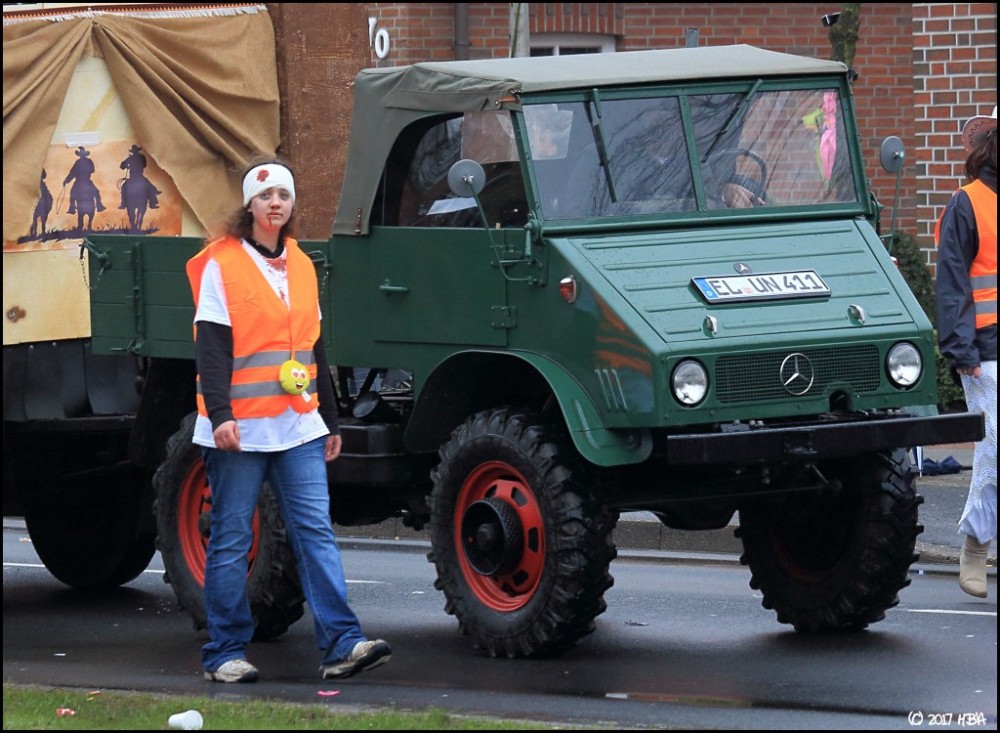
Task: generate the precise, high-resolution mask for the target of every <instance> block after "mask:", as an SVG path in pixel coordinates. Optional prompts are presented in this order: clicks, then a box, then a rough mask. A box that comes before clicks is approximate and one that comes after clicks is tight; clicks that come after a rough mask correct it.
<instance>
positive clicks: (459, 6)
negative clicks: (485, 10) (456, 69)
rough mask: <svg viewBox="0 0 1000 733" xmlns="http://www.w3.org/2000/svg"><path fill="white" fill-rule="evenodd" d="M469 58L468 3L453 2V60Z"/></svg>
mask: <svg viewBox="0 0 1000 733" xmlns="http://www.w3.org/2000/svg"><path fill="white" fill-rule="evenodd" d="M468 58H469V4H468V3H455V60H456V61H465V60H467V59H468Z"/></svg>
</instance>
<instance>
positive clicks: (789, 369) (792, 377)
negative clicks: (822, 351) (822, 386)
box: [778, 351, 816, 397]
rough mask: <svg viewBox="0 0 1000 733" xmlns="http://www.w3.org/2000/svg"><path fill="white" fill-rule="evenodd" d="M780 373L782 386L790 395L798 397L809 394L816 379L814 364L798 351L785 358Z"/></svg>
mask: <svg viewBox="0 0 1000 733" xmlns="http://www.w3.org/2000/svg"><path fill="white" fill-rule="evenodd" d="M778 373H779V374H780V376H781V386H782V387H784V388H785V391H786V392H788V394H790V395H795V396H796V397H800V396H802V395H804V394H805V393H806V392H808V391H809V389H810V388H811V387H812V386H813V381H814V380H815V378H816V375H815V373H814V371H813V363H812V362H811V361H810V360H809V357H808V356H806V355H805V354H802V353H799V352H798V351H796V352H795V353H794V354H789V355H788V356H786V357H785V360H784V361H783V362H781V368H780V369H779V370H778Z"/></svg>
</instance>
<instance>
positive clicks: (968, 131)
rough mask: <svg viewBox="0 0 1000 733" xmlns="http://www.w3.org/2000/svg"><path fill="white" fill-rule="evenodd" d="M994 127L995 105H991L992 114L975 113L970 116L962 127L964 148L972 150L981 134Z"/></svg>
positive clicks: (995, 117)
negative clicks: (973, 115)
mask: <svg viewBox="0 0 1000 733" xmlns="http://www.w3.org/2000/svg"><path fill="white" fill-rule="evenodd" d="M995 129H997V108H996V105H993V114H992V115H990V116H989V117H987V116H986V115H976V116H975V117H970V118H969V121H968V122H966V123H965V127H963V128H962V142H964V143H965V149H966V150H972V149H973V148H974V147H975V146H976V143H977V142H979V138H980V136H981V135H984V134H985V133H987V132H989V131H990V130H995Z"/></svg>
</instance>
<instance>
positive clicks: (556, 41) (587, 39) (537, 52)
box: [528, 33, 615, 56]
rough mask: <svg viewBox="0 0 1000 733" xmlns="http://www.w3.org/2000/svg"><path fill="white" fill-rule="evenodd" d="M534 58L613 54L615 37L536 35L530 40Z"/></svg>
mask: <svg viewBox="0 0 1000 733" xmlns="http://www.w3.org/2000/svg"><path fill="white" fill-rule="evenodd" d="M528 46H529V48H530V50H531V55H532V56H571V55H573V54H581V53H613V52H614V50H615V37H614V36H605V35H597V34H593V33H536V34H534V35H532V36H531V38H530V39H529V40H528Z"/></svg>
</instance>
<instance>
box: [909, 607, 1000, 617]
mask: <svg viewBox="0 0 1000 733" xmlns="http://www.w3.org/2000/svg"><path fill="white" fill-rule="evenodd" d="M903 610H904V611H906V612H907V613H945V614H952V615H955V616H994V617H995V616H996V615H997V612H996V611H951V610H948V609H946V608H904V609H903Z"/></svg>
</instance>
